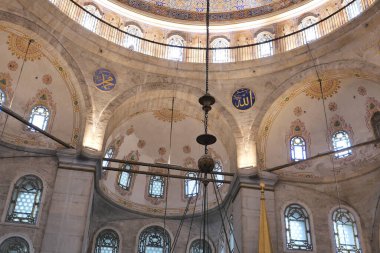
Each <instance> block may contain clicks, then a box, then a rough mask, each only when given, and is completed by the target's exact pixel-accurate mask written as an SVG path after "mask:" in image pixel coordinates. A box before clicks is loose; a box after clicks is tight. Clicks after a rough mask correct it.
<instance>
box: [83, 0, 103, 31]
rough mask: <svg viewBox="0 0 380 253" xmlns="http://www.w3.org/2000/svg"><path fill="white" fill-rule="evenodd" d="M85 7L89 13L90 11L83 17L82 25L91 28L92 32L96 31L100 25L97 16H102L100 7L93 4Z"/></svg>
mask: <svg viewBox="0 0 380 253" xmlns="http://www.w3.org/2000/svg"><path fill="white" fill-rule="evenodd" d="M83 8H84V9H85V10H86V11H88V12H89V13H88V12H86V13H84V15H83V19H82V25H83V26H84V27H85V28H86V29H88V30H90V31H91V32H95V31H96V28H97V26H98V22H99V20H98V19H97V18H102V14H101V13H100V11H99V9H98V8H96V6H95V5H92V4H88V5H85V6H84V7H83ZM90 13H91V14H92V15H91V14H90ZM93 15H94V16H95V17H94V16H93Z"/></svg>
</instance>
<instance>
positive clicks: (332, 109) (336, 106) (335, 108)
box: [329, 102, 338, 112]
mask: <svg viewBox="0 0 380 253" xmlns="http://www.w3.org/2000/svg"><path fill="white" fill-rule="evenodd" d="M337 109H338V105H337V104H336V103H335V102H330V103H329V110H330V111H332V112H335V111H336V110H337Z"/></svg>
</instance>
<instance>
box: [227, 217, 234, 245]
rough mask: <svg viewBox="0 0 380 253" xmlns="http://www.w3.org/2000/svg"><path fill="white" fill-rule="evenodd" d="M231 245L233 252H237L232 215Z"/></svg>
mask: <svg viewBox="0 0 380 253" xmlns="http://www.w3.org/2000/svg"><path fill="white" fill-rule="evenodd" d="M228 240H229V242H228V243H229V244H230V250H231V252H234V251H235V236H234V223H233V218H232V215H231V216H230V235H229V239H228Z"/></svg>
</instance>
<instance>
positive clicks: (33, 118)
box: [29, 105, 50, 132]
mask: <svg viewBox="0 0 380 253" xmlns="http://www.w3.org/2000/svg"><path fill="white" fill-rule="evenodd" d="M49 117H50V112H49V109H48V108H46V107H45V106H42V105H37V106H35V107H33V109H32V113H31V114H30V117H29V123H31V124H33V125H35V126H36V127H39V128H41V129H42V130H46V127H47V125H48V122H49ZM29 129H30V131H33V132H34V131H35V130H34V129H33V128H29Z"/></svg>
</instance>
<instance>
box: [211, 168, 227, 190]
mask: <svg viewBox="0 0 380 253" xmlns="http://www.w3.org/2000/svg"><path fill="white" fill-rule="evenodd" d="M213 171H214V172H223V166H222V163H221V162H220V161H216V162H215V166H214V169H213ZM214 176H215V180H224V176H223V175H216V174H215V175H214ZM222 185H223V183H222V182H217V183H216V186H217V187H218V188H219V187H221V186H222Z"/></svg>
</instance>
